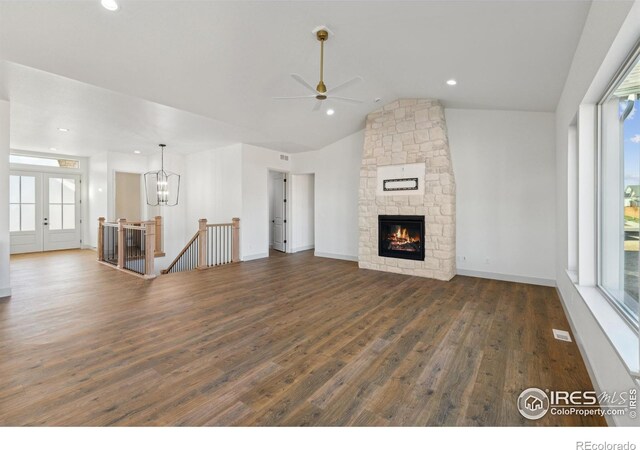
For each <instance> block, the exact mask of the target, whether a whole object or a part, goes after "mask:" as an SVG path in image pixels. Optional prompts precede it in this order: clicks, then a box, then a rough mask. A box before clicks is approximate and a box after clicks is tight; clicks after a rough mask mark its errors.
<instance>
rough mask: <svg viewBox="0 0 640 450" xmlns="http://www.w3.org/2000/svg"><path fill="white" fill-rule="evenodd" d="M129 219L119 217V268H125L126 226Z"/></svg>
mask: <svg viewBox="0 0 640 450" xmlns="http://www.w3.org/2000/svg"><path fill="white" fill-rule="evenodd" d="M126 223H127V219H118V243H117V245H118V269H124V251H125V247H126V246H127V243H126V242H125V241H124V226H125V224H126Z"/></svg>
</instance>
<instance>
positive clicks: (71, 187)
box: [43, 174, 80, 251]
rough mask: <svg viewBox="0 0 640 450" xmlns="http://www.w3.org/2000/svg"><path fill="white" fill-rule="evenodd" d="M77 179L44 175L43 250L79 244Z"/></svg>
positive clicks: (62, 248) (71, 176)
mask: <svg viewBox="0 0 640 450" xmlns="http://www.w3.org/2000/svg"><path fill="white" fill-rule="evenodd" d="M79 185H80V178H79V176H78V175H62V174H60V175H57V174H44V189H43V191H44V199H45V201H44V204H43V215H44V219H43V233H44V239H43V245H44V248H43V249H44V251H48V250H64V249H69V248H79V247H80V214H79V203H80V186H79Z"/></svg>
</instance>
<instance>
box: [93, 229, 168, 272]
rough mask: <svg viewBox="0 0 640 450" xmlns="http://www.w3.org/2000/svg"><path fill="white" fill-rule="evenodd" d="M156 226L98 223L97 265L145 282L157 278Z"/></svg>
mask: <svg viewBox="0 0 640 450" xmlns="http://www.w3.org/2000/svg"><path fill="white" fill-rule="evenodd" d="M156 229H157V222H156V221H153V220H150V221H146V222H135V223H131V222H129V223H128V222H127V220H126V219H118V222H117V223H109V222H105V218H104V217H100V218H99V219H98V248H97V250H98V261H99V262H101V263H104V264H106V265H108V266H110V267H115V268H117V269H118V270H122V271H124V272H127V273H131V274H133V275H137V276H140V277H142V278H145V279H151V278H155V276H156V274H155V268H154V260H155V258H156V242H157V239H156Z"/></svg>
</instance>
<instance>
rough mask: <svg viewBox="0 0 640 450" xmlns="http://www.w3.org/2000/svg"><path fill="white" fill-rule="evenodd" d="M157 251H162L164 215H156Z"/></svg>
mask: <svg viewBox="0 0 640 450" xmlns="http://www.w3.org/2000/svg"><path fill="white" fill-rule="evenodd" d="M155 222H156V231H155V232H156V250H155V251H156V253H162V252H163V250H162V216H156V218H155Z"/></svg>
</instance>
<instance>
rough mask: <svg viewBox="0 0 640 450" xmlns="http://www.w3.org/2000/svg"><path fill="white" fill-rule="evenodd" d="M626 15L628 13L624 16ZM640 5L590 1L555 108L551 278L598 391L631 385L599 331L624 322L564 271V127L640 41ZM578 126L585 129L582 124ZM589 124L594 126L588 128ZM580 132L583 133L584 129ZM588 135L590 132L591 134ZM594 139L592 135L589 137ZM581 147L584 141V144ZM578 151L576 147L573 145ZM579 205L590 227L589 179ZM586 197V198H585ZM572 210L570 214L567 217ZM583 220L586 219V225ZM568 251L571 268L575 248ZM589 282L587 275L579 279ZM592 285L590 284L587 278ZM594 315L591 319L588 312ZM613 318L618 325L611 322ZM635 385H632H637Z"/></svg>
mask: <svg viewBox="0 0 640 450" xmlns="http://www.w3.org/2000/svg"><path fill="white" fill-rule="evenodd" d="M629 11H630V12H629ZM638 23H640V3H639V2H634V3H633V4H631V3H628V2H593V3H592V6H591V9H590V12H589V16H588V17H587V22H586V24H585V27H584V29H583V33H582V37H581V40H580V42H579V44H578V48H577V50H576V54H575V56H574V58H573V62H572V65H571V70H570V72H569V76H568V77H567V81H566V84H565V87H564V90H563V92H562V95H561V97H560V101H559V103H558V107H557V110H556V170H557V172H556V173H557V183H556V187H557V197H556V198H557V205H556V207H557V214H556V220H557V226H556V233H557V234H556V276H557V283H558V291H559V292H560V294H561V298H562V302H563V305H564V308H565V311H566V313H567V316H568V318H569V322H570V323H571V327H572V330H573V334H574V337H575V338H576V341H577V343H578V346H579V347H580V350H581V352H582V355H583V357H584V359H585V362H586V364H587V368H588V369H589V372H590V374H591V378H592V380H593V382H594V384H595V386H596V389H598V390H599V391H608V392H613V391H620V390H626V389H630V388H631V387H632V386H634V381H633V379H632V377H631V376H630V374H629V371H628V370H627V367H626V366H625V364H624V362H623V360H622V359H621V358H620V356H619V353H618V351H620V350H619V349H618V350H617V349H616V347H614V344H613V341H612V340H610V339H609V338H608V337H607V335H605V333H604V332H603V327H604V328H613V329H615V333H614V334H612V336H614V337H615V335H618V336H624V334H623V330H624V328H625V324H624V323H622V322H620V321H621V319H620V317H619V316H618V315H617V314H616V313H615V311H613V310H612V308H611V307H610V306H609V305H608V304H607V303H606V300H605V299H604V298H602V296H601V295H599V294H598V291H597V289H596V288H594V287H589V286H577V285H576V284H574V282H573V281H572V278H573V279H574V280H575V278H574V275H575V274H574V275H571V277H570V274H569V273H567V269H568V268H570V269H572V270H574V269H575V267H570V264H569V257H568V255H569V249H570V245H569V240H570V239H571V240H575V239H576V231H577V230H576V225H575V224H574V223H573V220H572V221H571V225H572V228H571V229H570V228H569V222H570V221H569V215H570V214H575V212H573V209H574V208H575V207H576V205H575V204H570V203H569V199H571V201H572V202H575V201H576V200H578V195H575V193H574V192H573V191H572V189H573V188H572V189H568V186H569V183H571V184H573V183H574V182H575V181H576V180H575V179H574V178H573V175H572V179H569V178H568V176H567V174H568V173H572V174H574V173H575V169H576V168H575V167H573V168H571V170H569V167H568V161H571V162H572V164H575V163H577V162H578V161H576V158H575V156H574V155H569V154H568V147H569V142H568V133H569V127H570V126H571V124H572V123H573V122H574V118H575V116H576V113H577V112H578V110H579V109H580V105H581V104H586V105H588V104H595V103H596V102H597V101H598V100H599V98H600V97H601V96H602V94H603V93H604V90H605V89H606V86H607V85H608V83H609V81H610V80H611V79H612V77H613V76H614V75H615V72H616V71H617V70H618V68H619V67H620V66H621V64H622V63H623V62H624V59H625V57H626V55H627V54H628V53H629V52H630V51H631V50H632V49H633V46H634V44H635V42H637V40H638V39H639V38H640V28H639V27H638ZM581 125H584V124H583V123H581ZM591 125H593V124H591ZM582 132H583V133H584V132H585V130H584V129H583V130H582ZM591 133H593V130H592V131H591ZM592 135H593V134H592ZM583 144H584V142H583ZM578 145H579V147H580V146H581V144H580V143H578ZM583 153H584V148H579V150H578V159H579V158H581V157H584V156H585V155H584V154H583ZM580 190H581V191H584V192H582V194H586V195H582V194H581V195H580V197H581V199H580V201H581V202H582V201H587V202H588V203H591V204H590V205H581V206H584V207H582V208H581V209H582V211H580V212H579V213H578V214H579V215H580V218H579V220H578V224H577V228H579V227H583V231H584V227H585V226H587V227H589V228H592V227H593V225H594V223H593V221H594V220H595V216H594V215H592V216H591V217H586V218H584V217H582V215H583V214H584V213H585V209H586V210H588V209H591V210H592V211H593V209H592V208H593V203H592V202H593V201H594V200H595V195H593V194H594V180H584V179H583V180H580ZM589 193H591V194H589ZM569 211H571V213H569ZM585 220H586V221H587V222H586V223H585ZM582 245H585V246H587V248H581V249H578V253H579V254H580V253H582V252H584V251H589V252H590V251H592V250H593V248H594V247H595V242H594V241H593V237H592V238H591V240H590V242H579V243H578V246H582ZM571 251H572V258H571V259H572V266H573V261H575V259H574V254H573V252H575V250H574V249H573V248H571ZM591 259H592V261H591V263H590V266H589V267H578V269H579V270H582V271H594V269H595V267H594V266H593V264H594V262H595V261H593V258H591ZM578 264H582V265H584V264H587V262H586V261H585V259H584V255H582V256H580V259H579V260H578ZM583 278H588V277H583ZM591 281H593V280H591ZM594 310H595V311H596V315H594V312H593V311H594ZM616 320H617V321H618V322H617V323H616ZM629 336H630V337H631V339H626V338H625V339H624V341H625V342H624V343H623V345H630V346H631V347H633V346H634V345H635V346H636V348H635V349H634V348H631V349H630V352H631V353H633V352H636V355H637V352H638V351H639V350H638V347H637V336H636V338H635V344H634V338H633V333H629ZM636 386H637V385H636ZM607 420H608V421H609V423H610V424H616V425H631V424H634V425H638V420H635V421H633V420H631V419H630V418H629V417H628V416H620V417H615V418H608V419H607Z"/></svg>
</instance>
